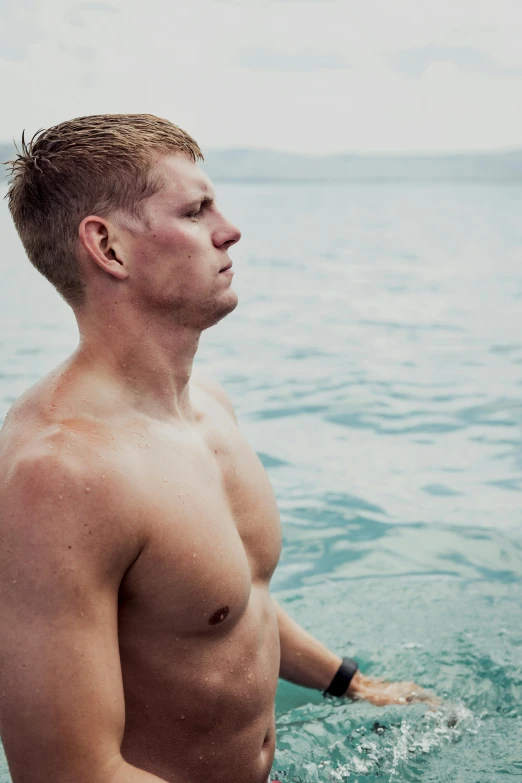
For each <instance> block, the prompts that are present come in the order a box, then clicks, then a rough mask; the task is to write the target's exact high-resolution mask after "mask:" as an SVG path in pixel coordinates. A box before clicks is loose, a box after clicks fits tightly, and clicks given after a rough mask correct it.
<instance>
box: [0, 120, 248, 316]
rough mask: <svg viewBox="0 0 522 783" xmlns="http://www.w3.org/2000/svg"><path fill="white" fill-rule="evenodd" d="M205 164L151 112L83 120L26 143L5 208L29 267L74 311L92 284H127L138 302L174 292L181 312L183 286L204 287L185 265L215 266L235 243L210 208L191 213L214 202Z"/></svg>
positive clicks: (190, 143)
mask: <svg viewBox="0 0 522 783" xmlns="http://www.w3.org/2000/svg"><path fill="white" fill-rule="evenodd" d="M202 158H203V156H202V154H201V151H200V149H199V147H198V145H197V143H196V142H195V141H194V140H193V139H192V138H191V137H190V136H189V135H188V134H187V133H185V132H184V131H183V130H181V129H180V128H178V127H177V126H175V125H173V124H172V123H170V122H168V121H167V120H163V119H160V118H158V117H154V116H152V115H146V114H129V115H118V114H115V115H111V114H109V115H97V116H92V117H79V118H77V119H74V120H70V121H67V122H63V123H61V124H60V125H57V126H55V127H53V128H50V129H48V130H47V131H41V132H39V133H38V134H37V135H36V136H35V137H34V138H33V140H32V141H31V142H30V143H29V144H26V143H25V141H22V148H21V151H20V152H19V154H18V157H17V159H16V160H15V161H14V162H13V163H12V164H11V167H12V173H11V181H10V187H9V192H8V200H9V208H10V211H11V214H12V216H13V219H14V222H15V225H16V228H17V230H18V233H19V235H20V238H21V240H22V243H23V245H24V247H25V249H26V252H27V255H28V256H29V259H30V260H31V262H32V263H33V264H34V266H35V267H36V268H37V269H38V270H39V271H40V272H41V273H42V274H43V275H44V276H45V277H47V278H48V280H50V282H51V283H53V285H54V286H55V287H56V288H57V290H58V291H59V292H60V293H61V294H62V295H63V296H64V298H65V299H66V300H67V301H68V302H69V303H70V304H71V305H73V306H79V305H82V304H83V303H84V301H85V299H86V296H87V293H88V289H89V287H90V286H91V282H94V283H96V284H100V283H102V281H103V284H107V285H109V286H111V285H112V286H114V285H115V284H117V282H118V281H119V282H122V281H125V282H126V284H127V288H128V280H129V279H131V280H132V283H131V285H132V286H133V292H134V294H136V295H137V296H140V295H142V294H143V295H147V293H148V294H149V295H150V296H153V297H154V296H160V294H163V296H164V298H165V304H166V305H167V300H166V298H167V297H168V295H169V293H170V295H171V297H173V301H172V302H171V304H174V305H175V304H176V303H181V304H183V302H184V299H183V291H182V290H181V287H182V285H181V284H182V282H183V280H184V283H185V286H187V285H188V286H189V288H190V285H191V284H194V285H196V284H197V282H198V280H197V275H196V279H194V275H192V276H191V275H190V274H187V262H188V261H191V260H193V258H194V255H195V256H197V257H199V258H198V259H196V260H198V261H199V263H200V264H203V260H202V258H201V256H202V255H204V254H205V252H206V254H207V256H208V255H209V254H210V255H211V256H212V258H211V259H210V263H211V264H212V263H213V265H214V267H215V266H219V264H222V262H223V256H225V255H226V252H225V253H223V252H222V251H223V250H224V251H226V249H227V248H228V247H229V246H230V245H231V244H233V243H234V241H237V240H238V239H239V232H238V231H237V229H235V228H234V227H233V226H231V225H230V224H229V223H228V222H227V221H225V219H224V218H223V217H222V216H221V215H220V213H219V212H218V211H217V209H216V207H215V203H214V202H213V201H212V200H210V201H207V202H205V203H204V204H203V211H202V212H200V214H199V216H197V217H196V216H195V214H194V213H195V211H196V207H197V204H196V202H197V201H198V199H199V201H200V202H201V200H202V199H203V198H204V197H205V196H207V197H209V198H210V197H211V196H212V189H211V186H210V182H209V181H208V178H207V177H206V176H205V174H204V173H203V172H202V171H201V170H200V169H199V168H198V166H197V165H196V162H197V161H198V160H201V159H202ZM200 196H201V198H200ZM189 200H191V203H192V206H193V209H192V212H191V216H188V215H185V214H184V213H183V212H182V210H183V208H184V207H185V206H187V207H188V206H191V205H190V204H188V201H189ZM202 224H203V227H202ZM191 251H192V252H191ZM160 262H161V263H163V268H160ZM169 267H170V269H169ZM176 267H177V269H176ZM176 271H177V272H178V281H177V286H176V285H174V286H173V285H172V284H171V282H170V280H171V278H170V277H169V272H170V273H172V274H175V273H176ZM200 271H201V270H200ZM180 274H181V279H179V275H180ZM206 282H208V281H206ZM222 284H223V280H221V281H220V283H219V285H222ZM147 286H148V288H147ZM91 287H92V286H91ZM120 291H121V289H120ZM140 292H141V293H140ZM185 293H188V294H189V295H190V293H191V292H190V291H188V292H185ZM201 294H203V296H204V295H205V291H202V292H199V293H196V292H192V295H193V296H197V295H201ZM182 300H183V301H182ZM229 305H230V303H229ZM229 309H233V306H229ZM223 314H225V313H223Z"/></svg>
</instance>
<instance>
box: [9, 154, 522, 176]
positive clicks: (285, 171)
mask: <svg viewBox="0 0 522 783" xmlns="http://www.w3.org/2000/svg"><path fill="white" fill-rule="evenodd" d="M15 154H16V153H15V149H14V146H13V145H11V144H0V161H5V160H9V159H11V158H12V157H14V155H15ZM202 167H203V169H204V170H205V171H206V172H207V174H208V175H209V176H210V178H211V179H212V180H214V181H215V182H223V183H226V182H228V183H245V184H247V183H250V184H268V183H281V184H283V183H286V184H303V185H305V184H316V183H317V184H320V183H322V184H350V183H353V184H362V183H375V184H376V183H380V184H385V183H390V184H392V183H398V182H417V183H419V184H420V183H423V182H424V183H436V182H440V183H443V182H461V183H467V184H478V183H491V184H506V183H510V182H511V183H519V182H522V149H517V150H505V151H496V152H479V153H477V152H469V153H447V154H446V153H433V154H418V153H411V154H400V155H390V154H384V153H380V154H371V153H359V154H357V153H353V154H350V153H347V154H343V155H325V156H323V155H300V154H296V153H288V152H279V151H277V150H256V149H213V150H207V151H206V153H205V161H204V163H203V164H202ZM1 169H2V170H1V172H0V182H2V181H5V167H3V166H2V167H1Z"/></svg>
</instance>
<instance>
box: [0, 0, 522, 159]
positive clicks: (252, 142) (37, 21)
mask: <svg viewBox="0 0 522 783" xmlns="http://www.w3.org/2000/svg"><path fill="white" fill-rule="evenodd" d="M2 6H3V7H1V8H0V31H1V32H0V58H1V59H0V69H1V70H0V86H1V104H0V105H1V112H0V139H3V140H9V139H12V138H13V137H15V138H19V136H20V133H21V131H22V128H26V129H27V131H28V132H30V133H31V132H34V131H35V130H37V129H38V128H40V127H48V126H49V125H53V124H55V123H57V122H60V121H61V120H64V119H67V118H70V117H74V116H78V115H82V114H96V113H100V112H151V113H153V114H158V115H160V116H163V117H168V118H169V119H171V120H172V121H173V122H175V123H176V124H178V125H180V126H181V127H183V128H185V129H186V130H187V131H188V132H189V133H191V134H192V135H193V136H194V137H195V138H196V139H197V140H198V142H199V143H200V144H201V145H202V147H203V149H205V148H209V147H235V146H241V147H245V146H254V147H273V148H278V149H284V150H296V151H300V152H338V151H351V150H355V151H432V150H433V151H442V150H477V149H491V148H503V147H515V146H522V0H96V1H93V2H77V0H16V1H15V0H11V1H9V0H3V2H2Z"/></svg>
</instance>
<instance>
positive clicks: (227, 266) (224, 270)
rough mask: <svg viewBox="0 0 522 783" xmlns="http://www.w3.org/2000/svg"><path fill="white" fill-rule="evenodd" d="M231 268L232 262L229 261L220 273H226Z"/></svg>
mask: <svg viewBox="0 0 522 783" xmlns="http://www.w3.org/2000/svg"><path fill="white" fill-rule="evenodd" d="M231 266H232V261H229V262H228V264H227V265H226V266H224V267H223V268H222V269H220V270H219V271H220V272H226V271H227V269H230V268H231Z"/></svg>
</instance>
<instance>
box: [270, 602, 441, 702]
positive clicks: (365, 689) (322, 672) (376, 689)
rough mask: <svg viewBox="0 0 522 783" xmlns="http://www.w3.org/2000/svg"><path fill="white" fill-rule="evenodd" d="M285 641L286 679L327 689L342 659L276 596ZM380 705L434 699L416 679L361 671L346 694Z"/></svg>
mask: <svg viewBox="0 0 522 783" xmlns="http://www.w3.org/2000/svg"><path fill="white" fill-rule="evenodd" d="M274 604H275V607H276V615H277V623H278V626H279V640H280V644H281V664H280V671H279V673H280V676H281V677H282V678H283V679H284V680H288V681H289V682H293V683H295V684H296V685H302V686H303V687H305V688H315V689H317V690H321V691H324V690H326V688H328V686H329V685H330V683H331V681H332V679H333V677H334V675H335V673H336V672H337V670H338V669H339V666H340V665H341V663H342V659H341V658H340V657H339V656H338V655H335V654H334V653H332V652H330V650H328V649H327V648H326V647H325V646H324V645H323V644H321V642H319V641H318V640H317V639H315V638H314V637H313V636H312V635H311V634H309V633H308V632H307V631H305V630H304V628H301V626H300V625H298V624H297V623H296V622H295V621H294V620H292V618H291V617H289V616H288V615H287V613H286V612H285V611H284V609H282V608H281V607H280V606H279V604H278V603H277V601H275V600H274ZM345 695H346V696H347V697H349V698H351V699H365V700H366V701H369V702H371V703H372V704H375V705H377V706H383V705H385V704H404V703H406V702H412V701H432V702H433V703H435V702H434V701H433V700H432V699H430V697H429V696H428V695H427V694H426V692H425V691H423V690H422V688H419V686H418V685H415V683H414V682H396V683H392V682H385V681H383V680H379V679H375V678H373V677H366V676H365V675H363V674H361V672H360V671H357V672H356V673H355V674H354V676H353V679H352V681H351V683H350V687H349V688H348V690H347V692H346V694H345Z"/></svg>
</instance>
